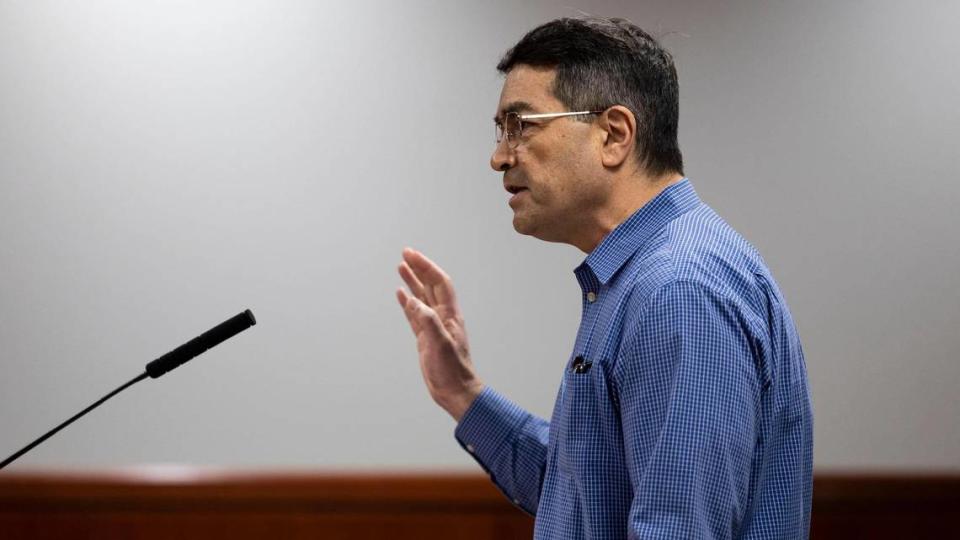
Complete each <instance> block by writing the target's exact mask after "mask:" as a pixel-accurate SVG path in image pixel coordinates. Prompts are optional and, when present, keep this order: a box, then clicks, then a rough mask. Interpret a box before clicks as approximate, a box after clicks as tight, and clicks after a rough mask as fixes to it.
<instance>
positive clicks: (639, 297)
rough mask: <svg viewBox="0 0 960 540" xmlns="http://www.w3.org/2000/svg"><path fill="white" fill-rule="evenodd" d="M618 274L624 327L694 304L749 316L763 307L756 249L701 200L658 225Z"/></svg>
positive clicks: (674, 316)
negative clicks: (623, 283) (624, 285)
mask: <svg viewBox="0 0 960 540" xmlns="http://www.w3.org/2000/svg"><path fill="white" fill-rule="evenodd" d="M626 270H627V273H626V274H625V275H624V276H623V277H624V278H625V279H627V280H628V281H629V285H628V287H629V289H630V293H629V295H628V296H627V298H626V302H625V306H624V307H625V308H626V311H627V313H626V314H625V317H624V325H625V331H626V333H629V332H630V329H631V328H639V327H642V326H643V325H645V324H661V323H663V322H665V321H667V322H669V321H672V320H679V319H682V318H683V317H684V316H685V314H689V313H691V312H694V311H695V310H710V311H712V312H714V313H715V314H717V315H722V314H723V313H726V314H727V315H733V316H734V318H735V319H754V318H756V316H757V314H759V313H761V312H762V311H763V304H764V303H765V296H766V294H765V293H764V291H763V288H762V284H763V283H764V280H763V279H759V278H760V277H762V276H768V275H769V272H768V270H767V269H766V265H765V264H764V262H763V259H762V258H761V257H760V254H759V253H758V252H757V250H756V249H754V247H753V246H752V245H750V244H749V243H748V242H747V241H746V240H745V239H744V238H743V237H742V236H741V235H740V234H738V233H737V232H736V231H735V230H733V228H732V227H730V226H729V225H727V223H726V222H725V221H723V219H721V218H720V217H719V216H718V215H717V214H716V213H715V212H714V211H713V210H712V209H710V208H709V207H708V206H706V205H705V204H701V205H699V206H698V207H697V208H695V209H693V210H691V211H690V212H687V213H685V214H684V215H682V216H680V217H678V218H677V219H675V220H673V221H672V222H670V223H669V224H668V225H667V226H666V227H664V228H663V229H661V230H660V231H658V233H657V234H656V235H655V236H654V237H653V238H651V241H650V242H649V243H648V245H647V246H646V247H645V249H642V250H640V251H638V253H637V254H636V256H635V260H632V261H631V263H630V264H629V265H628V266H627V268H626Z"/></svg>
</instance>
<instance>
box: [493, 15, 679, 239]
mask: <svg viewBox="0 0 960 540" xmlns="http://www.w3.org/2000/svg"><path fill="white" fill-rule="evenodd" d="M497 69H498V70H500V71H501V72H503V73H504V74H506V79H505V81H504V87H503V92H502V93H501V96H500V104H499V106H498V110H497V115H496V120H497V121H498V122H499V123H503V122H504V121H505V116H506V115H507V113H509V112H517V113H520V114H522V115H529V114H544V113H559V112H577V111H590V113H589V114H584V115H579V116H573V117H559V118H535V119H530V120H529V121H523V122H522V125H523V129H522V134H520V136H519V137H516V135H518V134H516V133H514V134H513V135H514V137H513V138H512V139H511V140H509V141H501V143H499V144H498V145H497V148H496V150H495V152H494V154H493V156H492V157H491V162H490V164H491V166H492V167H493V168H494V169H495V170H498V171H503V172H504V184H505V186H506V187H507V188H508V189H510V190H511V191H513V190H514V189H516V188H518V187H526V188H528V189H529V191H528V192H521V193H519V194H518V195H517V196H515V197H514V198H513V199H511V202H510V206H511V207H513V209H514V227H515V228H516V229H517V231H519V232H521V233H524V234H531V235H534V236H536V237H538V238H541V239H543V240H550V241H561V242H569V243H575V242H573V241H572V236H571V235H575V234H576V233H577V232H578V231H579V230H580V229H581V228H582V227H584V226H588V225H589V224H590V223H591V221H592V220H596V216H595V215H592V213H594V212H597V211H602V210H604V208H607V207H609V206H610V200H609V198H610V197H611V196H612V195H614V193H613V192H611V189H610V179H611V175H614V174H619V173H622V172H623V171H625V170H639V171H640V172H642V173H643V176H645V177H647V178H662V177H665V176H667V175H682V170H683V161H682V157H681V154H680V149H679V146H678V144H677V121H678V87H677V75H676V70H675V68H674V66H673V60H672V58H671V56H670V54H669V53H668V52H667V51H666V50H665V49H663V48H662V47H661V46H660V45H659V44H658V43H657V42H656V41H655V40H654V39H653V38H652V37H650V36H649V35H648V34H647V33H645V32H644V31H643V30H641V29H640V28H638V27H636V26H634V25H633V24H631V23H629V22H627V21H625V20H622V19H558V20H555V21H551V22H549V23H547V24H544V25H542V26H539V27H537V28H535V29H533V30H531V31H530V32H529V33H527V35H526V36H524V37H523V39H521V40H520V42H519V43H517V44H516V45H515V46H514V47H513V48H512V49H510V50H509V51H507V53H506V54H505V55H504V57H503V59H502V60H501V61H500V63H499V64H498V65H497ZM509 136H510V133H508V134H507V136H506V137H505V138H509ZM621 176H622V175H621ZM578 247H582V246H578Z"/></svg>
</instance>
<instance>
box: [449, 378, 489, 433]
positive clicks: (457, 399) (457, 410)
mask: <svg viewBox="0 0 960 540" xmlns="http://www.w3.org/2000/svg"><path fill="white" fill-rule="evenodd" d="M483 388H484V384H483V383H482V382H481V381H477V382H476V383H475V384H472V385H470V386H468V387H467V388H466V389H464V390H463V391H462V392H458V393H457V394H456V395H453V396H450V397H448V398H446V399H443V400H438V401H439V402H440V406H441V407H442V408H443V409H444V410H445V411H447V414H449V415H450V416H451V417H453V419H454V420H455V421H456V422H457V423H458V424H459V423H460V420H461V419H462V418H463V415H465V414H466V413H467V409H469V408H470V406H471V405H473V402H474V400H476V399H477V397H478V396H479V395H480V393H481V392H483Z"/></svg>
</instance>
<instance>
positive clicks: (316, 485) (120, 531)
mask: <svg viewBox="0 0 960 540" xmlns="http://www.w3.org/2000/svg"><path fill="white" fill-rule="evenodd" d="M814 486H815V487H814V511H813V524H812V527H811V538H814V539H816V540H832V539H835V538H836V539H840V538H843V539H856V538H870V539H884V538H937V539H940V538H960V525H958V524H960V513H958V512H960V475H957V474H953V473H951V474H943V475H930V474H927V475H922V476H918V475H905V474H901V475H889V474H888V475H862V474H860V475H854V474H835V473H831V474H828V473H824V474H818V475H817V477H816V479H815V482H814ZM532 531H533V520H532V518H530V517H529V516H527V515H526V514H524V513H523V512H521V511H519V510H517V509H516V508H514V507H513V506H512V505H510V504H509V503H508V502H507V501H506V499H505V498H504V497H503V496H502V495H501V494H500V493H499V492H498V491H497V490H496V489H495V488H494V487H493V486H492V485H491V484H490V482H489V481H488V480H487V478H486V477H485V476H482V475H477V474H441V473H422V474H421V473H389V472H383V473H362V474H348V473H318V472H304V473H297V472H285V473H238V472H230V471H219V472H218V471H210V470H197V469H190V468H144V469H138V470H127V471H110V472H102V473H69V472H17V473H12V472H4V473H0V538H2V539H3V540H7V539H13V540H15V539H20V538H23V539H33V538H136V539H147V540H149V539H154V538H212V539H219V538H223V539H227V538H229V539H231V540H243V539H254V538H292V539H299V538H304V539H306V538H311V539H312V538H328V539H348V538H349V539H354V538H358V539H366V538H371V539H372V538H391V539H406V538H411V539H412V538H416V539H424V540H430V539H464V540H474V539H476V540H481V539H484V540H485V539H498V540H499V539H513V538H518V539H519V538H530V536H531V534H532Z"/></svg>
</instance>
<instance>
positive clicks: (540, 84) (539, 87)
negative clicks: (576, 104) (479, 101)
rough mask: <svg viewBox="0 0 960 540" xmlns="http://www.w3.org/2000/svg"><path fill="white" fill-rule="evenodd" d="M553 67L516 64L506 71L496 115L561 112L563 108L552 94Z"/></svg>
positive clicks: (554, 72) (554, 73) (554, 71)
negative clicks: (514, 112)
mask: <svg viewBox="0 0 960 540" xmlns="http://www.w3.org/2000/svg"><path fill="white" fill-rule="evenodd" d="M555 77H556V70H555V69H554V68H544V67H533V66H527V65H523V64H521V65H518V66H516V67H514V68H513V69H511V70H510V72H509V73H507V77H506V78H505V79H504V81H503V89H502V90H501V91H500V102H499V103H498V104H497V112H496V116H497V117H502V116H503V114H504V113H508V112H513V111H516V112H527V113H537V112H561V111H563V110H564V109H565V107H564V106H563V104H562V103H560V101H559V100H558V99H557V98H556V97H554V95H553V91H552V89H553V80H554V78H555Z"/></svg>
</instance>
